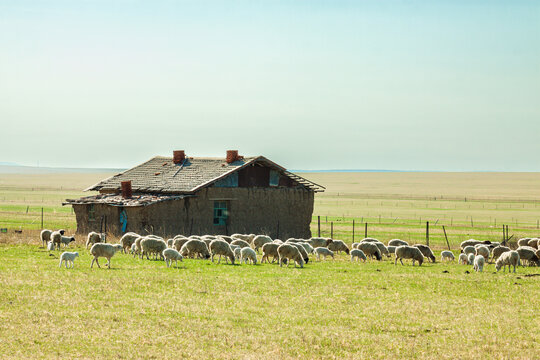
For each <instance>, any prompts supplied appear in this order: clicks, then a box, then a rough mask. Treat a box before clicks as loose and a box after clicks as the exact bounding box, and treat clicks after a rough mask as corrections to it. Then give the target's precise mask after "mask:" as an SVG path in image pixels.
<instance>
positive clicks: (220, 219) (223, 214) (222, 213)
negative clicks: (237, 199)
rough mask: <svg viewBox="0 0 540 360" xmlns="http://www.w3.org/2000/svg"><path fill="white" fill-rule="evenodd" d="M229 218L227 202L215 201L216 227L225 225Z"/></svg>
mask: <svg viewBox="0 0 540 360" xmlns="http://www.w3.org/2000/svg"><path fill="white" fill-rule="evenodd" d="M228 217H229V211H228V210H227V202H226V201H214V225H225V224H226V223H227V218H228Z"/></svg>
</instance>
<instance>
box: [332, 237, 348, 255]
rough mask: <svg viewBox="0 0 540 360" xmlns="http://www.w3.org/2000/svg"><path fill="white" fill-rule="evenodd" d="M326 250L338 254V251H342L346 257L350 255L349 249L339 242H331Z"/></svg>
mask: <svg viewBox="0 0 540 360" xmlns="http://www.w3.org/2000/svg"><path fill="white" fill-rule="evenodd" d="M328 249H329V250H332V251H333V252H337V253H338V254H339V252H340V251H344V252H345V254H347V255H349V253H350V250H349V247H348V246H347V245H345V243H344V242H343V241H341V240H333V241H332V242H331V243H330V244H328Z"/></svg>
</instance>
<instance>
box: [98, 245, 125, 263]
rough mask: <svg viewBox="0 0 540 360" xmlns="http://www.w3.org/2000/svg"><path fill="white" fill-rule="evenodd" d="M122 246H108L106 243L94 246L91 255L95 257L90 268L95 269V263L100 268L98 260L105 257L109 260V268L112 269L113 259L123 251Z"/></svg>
mask: <svg viewBox="0 0 540 360" xmlns="http://www.w3.org/2000/svg"><path fill="white" fill-rule="evenodd" d="M122 249H123V248H122V245H121V244H114V245H113V244H106V243H96V244H94V245H92V247H91V248H90V254H92V255H93V256H94V258H93V259H92V264H91V265H90V268H93V267H94V261H95V262H96V264H97V266H98V267H99V268H101V266H99V261H98V258H100V257H104V258H107V267H108V268H109V269H110V268H111V258H112V257H113V256H114V254H116V252H117V251H122Z"/></svg>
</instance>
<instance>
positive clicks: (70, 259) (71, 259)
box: [58, 251, 79, 269]
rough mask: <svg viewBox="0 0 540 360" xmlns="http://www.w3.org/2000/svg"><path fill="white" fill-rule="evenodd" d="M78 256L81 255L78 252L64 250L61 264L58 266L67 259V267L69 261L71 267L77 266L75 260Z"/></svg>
mask: <svg viewBox="0 0 540 360" xmlns="http://www.w3.org/2000/svg"><path fill="white" fill-rule="evenodd" d="M77 256H79V253H78V252H67V251H65V252H63V253H62V255H60V264H59V265H58V267H62V262H63V261H65V266H66V269H67V268H68V262H69V263H70V265H71V266H70V267H71V268H73V267H75V263H74V261H75V258H76V257H77Z"/></svg>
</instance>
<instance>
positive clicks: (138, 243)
mask: <svg viewBox="0 0 540 360" xmlns="http://www.w3.org/2000/svg"><path fill="white" fill-rule="evenodd" d="M142 239H144V237H143V236H139V237H138V238H137V239H135V242H134V243H133V245H135V250H136V251H132V254H133V257H135V255H139V257H140V258H141V259H142V248H141V241H142ZM132 247H133V246H132Z"/></svg>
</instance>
